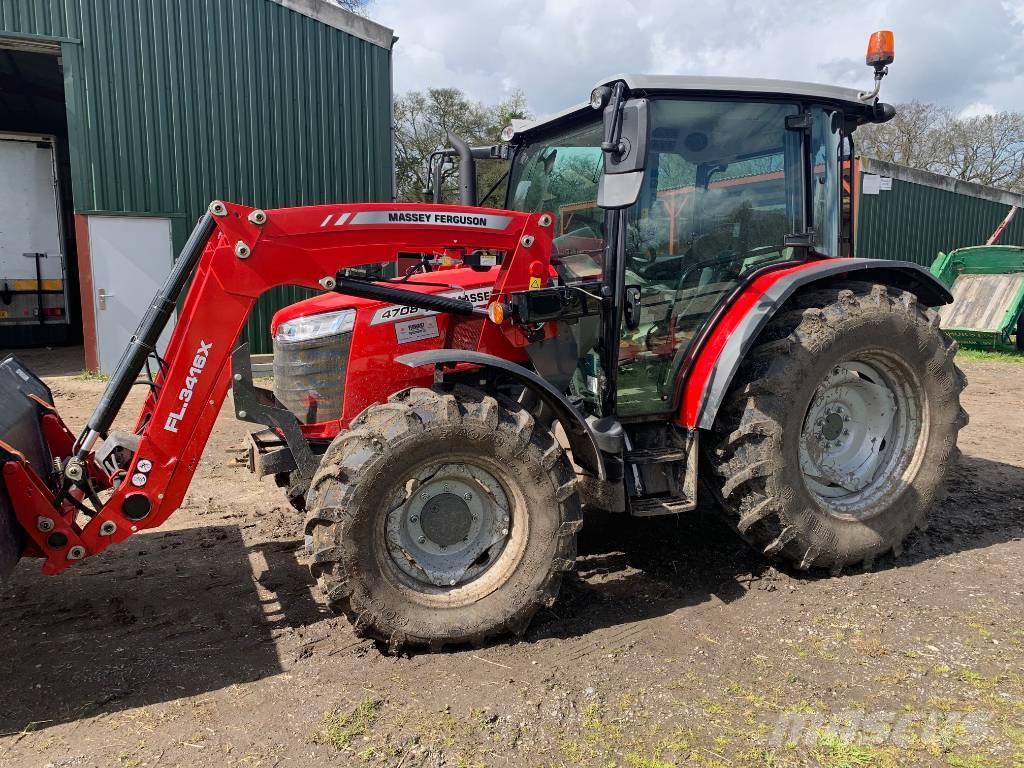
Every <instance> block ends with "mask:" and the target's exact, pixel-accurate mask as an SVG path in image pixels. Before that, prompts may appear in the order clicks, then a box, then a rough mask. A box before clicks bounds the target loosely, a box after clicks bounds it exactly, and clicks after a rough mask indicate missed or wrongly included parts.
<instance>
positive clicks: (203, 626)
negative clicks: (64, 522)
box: [0, 354, 1024, 768]
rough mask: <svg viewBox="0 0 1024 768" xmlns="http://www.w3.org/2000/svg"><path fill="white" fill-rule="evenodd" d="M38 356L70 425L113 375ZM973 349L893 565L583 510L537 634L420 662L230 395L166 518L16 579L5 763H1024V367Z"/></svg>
mask: <svg viewBox="0 0 1024 768" xmlns="http://www.w3.org/2000/svg"><path fill="white" fill-rule="evenodd" d="M30 364H32V365H36V366H38V367H40V368H42V370H43V371H44V373H45V374H46V375H47V376H48V380H49V382H50V383H51V385H52V386H53V389H54V392H55V395H56V398H57V401H58V405H59V406H60V409H61V411H62V413H63V415H64V417H65V419H66V420H67V421H68V423H69V424H70V425H71V426H72V429H73V430H77V429H78V428H79V427H80V425H81V424H82V422H83V420H84V418H85V416H86V415H87V413H88V411H89V409H90V408H91V406H92V405H93V404H94V403H95V401H96V399H97V397H98V396H99V393H100V391H101V389H102V387H103V384H102V382H99V381H95V380H88V379H86V378H82V377H80V376H75V375H74V372H76V371H78V370H79V369H80V368H81V363H80V361H79V360H77V359H74V358H73V357H72V358H68V357H67V356H66V355H63V356H57V355H39V354H37V355H34V356H33V357H32V360H31V362H30ZM963 367H964V368H965V370H966V371H967V374H968V377H969V379H970V386H969V388H968V390H967V393H966V398H965V401H966V402H965V405H966V407H967V410H968V411H969V413H970V415H971V424H970V426H969V427H968V428H967V429H966V430H965V431H964V433H963V435H962V438H961V447H962V449H963V454H964V456H963V461H962V463H961V465H960V466H959V468H957V469H956V470H955V472H954V473H953V475H952V477H951V482H950V486H951V494H950V496H949V498H948V500H947V501H945V502H943V503H942V504H941V505H940V506H939V507H938V508H936V509H935V510H934V511H933V514H932V518H931V520H932V522H931V526H930V528H929V529H928V531H927V532H925V533H922V534H918V535H916V536H915V538H913V539H912V541H911V542H910V544H909V546H908V547H907V550H906V552H905V553H904V554H903V556H902V557H900V558H899V560H897V561H895V562H894V561H892V560H886V561H884V562H879V563H878V564H877V565H876V567H875V570H874V571H873V572H868V573H864V572H854V573H851V574H849V575H844V576H843V577H841V578H835V579H831V578H796V577H794V576H793V575H792V574H790V573H788V572H785V571H780V570H776V569H775V568H773V567H771V566H770V565H768V564H767V563H766V562H765V561H764V560H762V559H761V558H760V557H759V556H757V555H755V554H753V553H752V552H750V551H749V550H748V549H747V548H746V547H745V545H744V544H743V543H742V542H740V541H739V540H737V539H736V538H735V537H734V536H733V534H732V533H731V532H730V531H729V530H728V529H726V528H725V527H724V526H723V525H722V524H720V523H719V522H718V521H717V520H716V519H715V517H714V515H713V513H712V512H710V511H698V512H695V513H693V514H690V515H686V516H684V517H681V518H679V519H652V520H629V519H622V518H603V519H602V518H600V517H590V518H588V520H587V525H586V527H585V528H584V530H583V533H582V535H581V536H582V538H581V547H580V549H581V553H582V554H581V557H580V560H579V568H578V571H577V573H576V574H575V575H573V576H571V577H570V578H568V579H567V581H566V583H565V585H564V587H563V589H562V594H561V598H560V599H559V601H558V603H557V604H556V605H555V606H554V608H553V609H552V610H549V611H547V612H544V613H542V614H540V615H538V616H537V618H536V619H535V620H534V622H533V625H532V626H531V628H530V630H529V631H528V633H527V635H526V637H525V639H524V640H523V641H521V642H517V643H512V644H497V645H493V646H490V647H488V648H485V649H481V650H469V649H467V650H460V651H454V652H445V653H437V654H430V653H422V654H417V655H413V656H411V657H410V656H403V657H389V656H386V655H384V654H382V653H381V651H380V650H379V649H378V648H377V647H376V646H375V645H374V644H373V643H371V642H367V641H361V640H359V639H358V638H357V637H355V635H354V634H353V633H352V631H351V629H350V628H349V625H348V622H347V621H346V620H345V619H343V618H335V617H333V616H331V615H329V614H327V613H325V612H324V610H323V609H322V608H321V607H320V605H319V603H318V602H317V600H316V599H315V596H314V594H313V592H314V589H313V584H312V583H311V581H310V579H309V576H308V572H307V569H306V567H305V564H304V555H303V552H302V540H301V536H300V522H301V521H300V518H299V517H298V516H297V514H295V513H293V512H292V511H290V509H289V508H288V507H287V505H286V504H285V503H284V501H283V498H282V496H281V493H280V491H279V490H278V489H277V488H276V487H274V486H273V484H272V482H271V481H269V480H266V481H263V482H262V483H261V482H257V481H255V480H253V479H252V478H251V477H250V476H249V474H248V473H247V471H246V470H245V468H244V467H243V466H242V465H240V463H239V462H238V461H237V458H238V453H237V451H236V449H237V448H238V447H239V446H240V445H241V444H242V440H243V436H244V434H245V431H246V427H245V425H243V424H241V423H238V422H236V421H235V420H234V419H233V418H232V417H231V415H230V414H229V412H228V409H225V411H224V413H222V415H221V417H220V420H219V421H218V424H217V427H216V429H215V432H214V436H213V439H212V442H211V444H210V446H209V447H208V449H207V451H206V454H205V458H204V460H203V463H202V464H201V466H200V469H199V472H198V474H197V476H196V480H195V482H194V484H193V487H192V490H191V492H190V494H189V496H188V499H187V501H186V504H185V506H184V508H183V509H182V510H181V511H180V512H178V513H177V514H176V515H175V516H174V517H173V518H172V519H171V520H170V521H169V524H168V525H167V526H166V527H165V528H164V529H162V530H159V531H156V532H152V533H146V534H143V535H139V536H137V537H135V538H134V539H132V540H130V541H128V542H127V543H125V544H123V545H121V546H119V547H116V548H113V549H111V550H108V551H107V552H106V553H105V554H104V555H102V556H100V557H97V558H94V559H89V560H87V561H85V562H83V563H81V564H80V565H78V566H76V567H74V568H72V569H71V570H69V571H68V572H66V573H65V574H63V575H62V576H59V577H43V576H41V575H39V573H38V562H33V561H23V562H22V563H21V565H20V566H19V569H18V571H17V573H16V575H15V578H14V580H13V581H12V582H9V583H7V584H5V585H3V586H2V587H0V765H3V766H54V767H55V768H56V767H57V766H68V767H71V766H74V767H75V768H78V767H79V766H81V767H83V768H84V767H86V766H123V767H124V768H128V767H133V766H176V765H183V766H184V765H188V766H279V765H280V766H286V765H291V766H318V765H366V766H377V765H387V766H441V765H445V766H479V765H487V766H534V765H538V766H540V765H544V766H548V765H550V766H575V765H587V766H590V765H593V766H620V765H621V766H630V767H631V768H659V767H660V766H666V765H697V766H728V767H730V768H731V767H732V766H762V765H778V766H803V765H823V766H830V767H831V768H854V767H856V766H874V765H891V766H903V765H950V766H969V767H971V768H980V767H981V766H994V765H1003V766H1022V765H1024V594H1022V592H1024V540H1022V537H1024V411H1022V408H1021V402H1022V401H1021V395H1020V390H1021V382H1022V381H1024V366H1022V365H1020V364H1016V363H1012V362H1010V363H1000V362H969V361H968V362H965V363H964V365H963Z"/></svg>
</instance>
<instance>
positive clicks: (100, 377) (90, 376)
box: [75, 371, 110, 381]
mask: <svg viewBox="0 0 1024 768" xmlns="http://www.w3.org/2000/svg"><path fill="white" fill-rule="evenodd" d="M75 379H77V380H78V381H110V376H109V375H108V374H106V373H100V372H99V371H82V372H81V373H76V374H75Z"/></svg>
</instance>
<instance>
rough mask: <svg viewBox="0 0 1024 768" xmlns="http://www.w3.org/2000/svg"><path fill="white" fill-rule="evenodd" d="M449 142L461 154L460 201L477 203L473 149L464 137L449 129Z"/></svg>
mask: <svg viewBox="0 0 1024 768" xmlns="http://www.w3.org/2000/svg"><path fill="white" fill-rule="evenodd" d="M448 142H449V143H450V144H451V145H452V147H454V149H455V151H456V153H458V155H459V203H461V204H462V205H473V206H475V205H476V163H475V162H474V160H473V150H472V149H470V146H469V144H467V143H466V142H465V141H464V140H463V139H462V138H460V137H459V136H456V135H455V134H454V133H452V132H451V131H448Z"/></svg>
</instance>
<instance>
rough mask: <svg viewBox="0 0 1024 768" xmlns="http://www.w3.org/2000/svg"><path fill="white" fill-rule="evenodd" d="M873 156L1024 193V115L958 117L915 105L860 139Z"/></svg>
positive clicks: (862, 131)
mask: <svg viewBox="0 0 1024 768" xmlns="http://www.w3.org/2000/svg"><path fill="white" fill-rule="evenodd" d="M855 140H856V142H857V147H858V150H859V151H860V153H861V154H863V155H866V156H868V157H875V158H878V159H879V160H885V161H888V162H891V163H899V164H900V165H907V166H910V167H911V168H921V169H923V170H926V171H932V172H934V173H941V174H943V175H946V176H952V177H954V178H957V179H961V180H963V181H973V182H976V183H978V184H985V185H988V186H994V187H1001V188H1003V189H1008V190H1011V191H1014V192H1024V114H1021V113H1019V112H999V113H996V114H992V115H979V116H976V117H958V116H956V115H954V114H953V113H952V112H951V111H950V110H948V109H946V108H944V107H939V106H936V105H935V104H921V103H919V102H916V101H915V102H910V103H908V104H901V105H899V106H897V108H896V117H894V118H893V119H892V120H890V121H889V122H888V123H882V124H881V125H866V126H863V127H862V128H861V129H860V130H858V131H857V133H856V135H855Z"/></svg>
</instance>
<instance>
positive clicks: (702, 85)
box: [512, 74, 877, 136]
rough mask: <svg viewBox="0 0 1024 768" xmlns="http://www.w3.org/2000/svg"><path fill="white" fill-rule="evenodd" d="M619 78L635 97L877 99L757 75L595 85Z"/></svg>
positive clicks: (532, 125)
mask: <svg viewBox="0 0 1024 768" xmlns="http://www.w3.org/2000/svg"><path fill="white" fill-rule="evenodd" d="M620 80H621V81H623V82H625V84H626V86H627V87H628V88H629V90H630V92H631V95H639V96H647V95H670V94H686V95H689V96H699V95H702V94H706V95H710V96H723V95H737V96H750V95H757V96H765V97H770V98H785V97H792V98H796V99H800V100H804V99H811V100H815V101H823V102H827V103H830V104H835V105H836V106H840V107H845V108H846V109H847V110H851V111H858V112H860V111H866V110H868V109H870V108H871V107H872V105H874V103H875V101H876V100H877V99H871V100H869V101H864V100H862V99H861V98H860V91H858V90H857V89H855V88H841V87H839V86H836V85H822V84H821V83H805V82H801V81H799V80H770V79H768V78H761V77H711V76H706V77H705V76H691V75H643V74H622V75H615V76H614V77H609V78H607V79H605V80H602V81H601V82H599V83H597V85H599V86H600V85H611V84H612V83H616V82H618V81H620ZM590 109H591V107H590V104H589V102H583V103H582V104H576V105H575V106H572V107H569V108H568V109H564V110H562V111H560V112H557V113H555V114H553V115H549V116H548V117H545V118H543V119H541V120H514V121H513V122H512V128H513V130H514V131H515V135H516V136H519V135H520V134H525V133H527V132H532V131H534V130H537V129H539V128H546V127H548V126H551V125H554V124H556V123H560V122H562V121H565V120H569V119H571V118H572V117H574V116H577V115H579V114H580V113H582V112H584V111H587V110H590Z"/></svg>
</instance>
